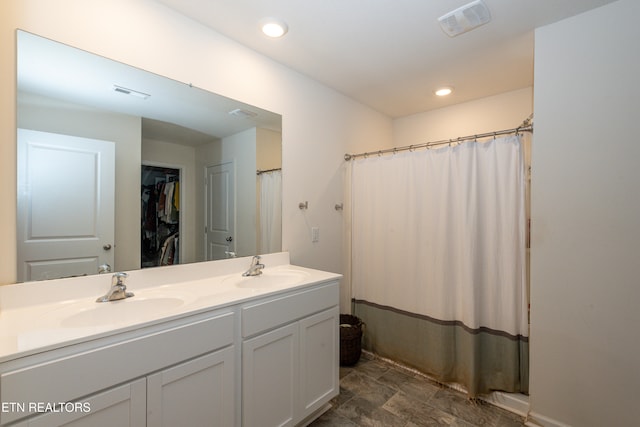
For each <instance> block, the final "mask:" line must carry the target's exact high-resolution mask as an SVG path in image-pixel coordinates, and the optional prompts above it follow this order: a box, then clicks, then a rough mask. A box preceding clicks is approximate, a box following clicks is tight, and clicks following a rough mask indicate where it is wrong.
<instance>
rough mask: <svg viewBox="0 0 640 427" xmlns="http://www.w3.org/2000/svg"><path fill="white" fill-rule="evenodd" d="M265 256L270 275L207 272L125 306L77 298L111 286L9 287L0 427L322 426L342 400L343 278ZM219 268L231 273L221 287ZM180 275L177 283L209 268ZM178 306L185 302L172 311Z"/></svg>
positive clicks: (226, 266) (225, 265)
mask: <svg viewBox="0 0 640 427" xmlns="http://www.w3.org/2000/svg"><path fill="white" fill-rule="evenodd" d="M265 258H266V261H265V262H267V263H268V264H269V262H270V263H271V264H269V265H272V268H271V269H269V268H265V269H264V271H263V273H262V275H261V276H258V277H250V278H246V277H243V276H242V271H244V270H245V269H246V264H247V262H248V261H249V260H242V259H234V260H228V261H220V264H206V263H205V264H206V265H203V266H200V267H202V269H203V270H202V271H201V272H200V273H199V274H200V275H201V276H197V278H196V276H190V277H191V280H187V281H182V282H180V281H177V282H176V283H175V284H173V282H170V283H165V284H164V285H158V284H154V285H153V286H151V285H150V286H149V287H148V288H144V287H142V286H141V287H140V288H138V289H136V290H135V292H136V296H135V297H134V298H131V299H129V300H125V301H122V302H120V303H116V304H120V305H97V304H96V303H95V302H94V301H95V296H93V292H91V293H90V294H91V296H92V297H91V298H87V297H86V295H85V296H82V297H80V296H78V297H74V298H71V297H72V296H73V295H75V294H76V293H78V292H86V291H85V290H84V289H83V288H82V287H83V286H86V285H87V284H91V285H92V286H93V285H96V286H97V284H98V283H97V281H98V279H99V278H96V279H95V281H96V283H95V284H92V282H91V280H92V279H91V278H87V279H83V278H78V279H77V280H73V279H65V280H64V281H61V282H60V283H56V284H54V285H51V284H47V285H46V286H44V285H43V284H41V283H33V284H22V285H15V286H16V287H15V288H14V287H11V288H7V287H5V289H0V297H2V298H0V302H2V301H4V302H7V301H10V302H11V304H7V305H6V306H5V307H7V306H10V308H6V309H5V310H6V311H4V312H2V313H1V314H2V316H0V405H1V406H0V427H26V426H35V427H37V426H40V427H52V426H53V427H55V426H67V427H69V426H74V427H103V426H104V427H143V426H144V427H175V426H188V427H199V426H217V427H243V426H244V427H251V426H258V427H271V426H286V425H289V426H298V425H303V424H305V423H307V422H309V421H311V420H312V419H313V418H314V417H317V416H319V414H320V413H321V412H322V411H323V410H325V409H326V408H327V407H328V403H329V401H330V400H331V399H332V398H333V397H335V396H337V395H338V393H339V378H338V377H339V372H338V370H339V328H338V322H339V308H338V304H339V298H340V295H339V280H340V277H341V276H340V275H338V274H334V273H328V272H322V271H318V270H312V269H306V268H303V267H296V266H292V265H290V264H289V259H288V254H272V255H266V256H265ZM211 263H217V262H216V261H212V262H211ZM212 265H219V266H220V271H222V272H224V274H222V273H219V275H217V276H210V275H211V271H209V269H210V268H211V267H212ZM175 267H176V268H175V269H174V268H172V269H168V270H166V272H167V273H166V274H169V273H171V274H174V275H175V276H181V275H182V273H185V274H186V272H189V271H190V269H197V268H200V267H197V268H196V267H192V266H175ZM205 267H206V268H205ZM213 270H215V269H213ZM236 270H242V271H236ZM154 271H157V272H160V270H159V269H158V270H154ZM154 271H151V272H148V273H147V272H144V273H145V274H148V275H150V274H151V273H154ZM229 271H231V273H230V272H229ZM178 273H181V274H178ZM141 274H142V273H141ZM141 277H142V276H141ZM145 277H146V276H145ZM66 280H68V281H66ZM85 280H86V281H87V282H86V283H85ZM139 280H141V279H140V278H139ZM147 280H149V281H152V280H157V278H156V277H155V276H149V277H148V278H147ZM167 280H173V279H167ZM76 282H77V283H76ZM139 283H140V282H139ZM10 286H12V285H10ZM50 286H54V289H53V290H51V291H50V290H49V287H50ZM0 288H1V287H0ZM96 289H97V288H96ZM38 292H40V294H41V293H42V292H44V293H45V294H46V295H45V296H43V298H41V299H40V300H38V301H36V303H32V302H31V296H32V295H40V294H39V293H38ZM87 293H89V292H87ZM95 294H99V292H95ZM61 295H63V296H64V298H69V299H71V300H72V301H69V302H67V303H64V302H62V303H61V302H59V301H63V300H61V299H60V298H62V297H61ZM154 298H157V301H158V306H157V310H158V311H154V309H156V306H155V305H154V303H153V299H154ZM167 299H172V300H180V301H182V304H183V305H181V306H179V308H175V309H174V308H171V310H172V311H168V312H167V311H162V310H165V309H166V310H169V309H167V308H166V307H164V308H163V306H162V301H163V300H167ZM145 301H146V303H145ZM45 302H46V303H45ZM138 302H140V303H143V304H142V305H140V304H137V303H138ZM105 304H112V303H105ZM127 304H128V305H127ZM172 307H173V306H172ZM2 308H3V306H2V305H1V304H0V309H2ZM111 309H113V310H112V311H109V310H111ZM94 310H99V311H94ZM138 310H139V311H141V312H142V313H139V312H138ZM91 313H97V314H96V315H95V316H96V317H95V318H94V317H91V316H89V315H88V314H91ZM104 313H107V314H108V316H111V317H108V316H107V315H104ZM118 313H120V317H118V316H119V315H118ZM163 313H164V314H163ZM169 313H170V314H169ZM78 314H82V315H83V316H84V317H81V319H82V321H79V320H78V317H77V315H78ZM85 314H87V315H85ZM69 319H72V320H73V321H74V322H73V323H69ZM105 319H106V320H105Z"/></svg>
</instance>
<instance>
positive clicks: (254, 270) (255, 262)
mask: <svg viewBox="0 0 640 427" xmlns="http://www.w3.org/2000/svg"><path fill="white" fill-rule="evenodd" d="M263 268H264V264H260V256H259V255H256V256H254V257H253V259H252V260H251V266H250V267H249V269H248V270H247V271H245V272H244V273H242V275H243V276H259V275H261V274H262V269H263Z"/></svg>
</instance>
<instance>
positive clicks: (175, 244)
mask: <svg viewBox="0 0 640 427" xmlns="http://www.w3.org/2000/svg"><path fill="white" fill-rule="evenodd" d="M17 40H18V46H17V52H18V58H17V59H18V60H17V65H18V69H17V85H18V86H17V89H18V90H17V93H18V99H17V106H18V108H17V112H18V113H17V128H18V131H17V134H18V135H17V142H18V150H17V151H18V159H17V162H18V164H17V166H18V168H17V169H18V177H17V178H18V200H17V206H18V218H19V219H18V224H17V231H18V232H17V234H18V242H17V251H18V266H17V268H18V281H28V280H43V279H48V278H59V277H69V276H77V275H87V274H96V273H98V272H99V270H100V269H101V270H102V271H101V272H108V271H125V270H134V269H138V268H141V267H145V266H147V265H169V264H177V263H180V264H183V263H191V262H200V261H206V260H211V259H221V258H224V257H230V256H248V255H254V254H257V253H268V252H278V251H280V250H281V201H280V200H281V184H280V183H281V181H280V172H281V158H282V156H281V147H282V144H281V142H282V134H281V132H282V125H281V123H282V120H281V119H282V118H281V116H280V115H278V114H275V113H272V112H269V111H266V110H263V109H260V108H257V107H255V106H251V105H247V104H244V103H241V102H238V101H235V100H232V99H229V98H225V97H223V96H220V95H217V94H214V93H211V92H207V91H205V90H202V89H199V88H196V87H193V86H192V85H190V84H188V83H182V82H178V81H175V80H172V79H168V78H166V77H162V76H159V75H156V74H153V73H150V72H147V71H144V70H141V69H138V68H135V67H131V66H128V65H126V64H122V63H119V62H117V61H113V60H110V59H107V58H104V57H101V56H98V55H94V54H92V53H89V52H86V51H83V50H80V49H76V48H73V47H70V46H68V45H64V44H61V43H58V42H55V41H52V40H49V39H46V38H43V37H39V36H37V35H34V34H31V33H28V32H24V31H18V35H17ZM110 158H112V160H109V159H110ZM109 161H111V162H112V163H109ZM103 162H106V163H103ZM259 171H260V172H262V171H265V172H264V173H260V172H259ZM145 186H146V193H145ZM168 187H172V188H171V196H170V197H171V201H170V202H168V203H166V204H165V203H164V198H166V197H167V195H166V194H165V193H164V192H165V191H166V189H167V188H168ZM150 192H151V193H153V194H152V195H153V197H152V200H150V199H149V198H150ZM161 199H163V200H161ZM167 200H169V199H167ZM152 203H154V205H153V206H154V208H153V209H149V206H152V205H151V204H152ZM160 203H162V204H163V206H165V207H164V208H162V209H158V207H157V206H158V204H160ZM167 207H171V209H173V211H172V212H170V214H167V213H166V212H165V211H164V210H163V209H166V208H167ZM157 211H162V215H160V214H158V216H156V212H157ZM154 222H155V223H157V224H155V225H153V223H154ZM163 222H164V225H167V224H168V226H167V227H166V229H165V228H163V227H161V226H160V225H162V223H163ZM158 224H160V225H158ZM154 227H155V228H154ZM152 229H153V230H152ZM161 229H162V230H163V231H160V230H161ZM153 232H156V234H157V235H155V236H153V235H152V234H153ZM168 237H171V239H168ZM168 240H171V241H170V242H168ZM149 245H151V246H153V247H154V248H153V249H155V250H156V251H157V252H159V253H160V252H161V255H158V256H157V258H158V259H156V260H155V261H154V260H151V261H149V259H146V260H145V258H144V257H143V252H144V251H145V250H148V249H149V248H148V246H149ZM169 249H170V252H171V254H170V255H171V256H165V255H167V254H168V252H167V251H169ZM154 256H155V255H154ZM147 258H149V257H147ZM145 263H146V264H147V265H145Z"/></svg>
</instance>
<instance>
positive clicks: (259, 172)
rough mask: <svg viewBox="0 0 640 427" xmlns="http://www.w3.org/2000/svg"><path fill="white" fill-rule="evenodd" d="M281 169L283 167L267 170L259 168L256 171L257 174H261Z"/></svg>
mask: <svg viewBox="0 0 640 427" xmlns="http://www.w3.org/2000/svg"><path fill="white" fill-rule="evenodd" d="M280 170H282V168H275V169H265V170H260V169H258V170H257V171H256V175H260V174H263V173H267V172H275V171H280Z"/></svg>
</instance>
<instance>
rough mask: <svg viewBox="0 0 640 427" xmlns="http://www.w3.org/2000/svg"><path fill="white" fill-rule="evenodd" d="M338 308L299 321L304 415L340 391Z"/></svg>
mask: <svg viewBox="0 0 640 427" xmlns="http://www.w3.org/2000/svg"><path fill="white" fill-rule="evenodd" d="M339 317H340V314H339V309H338V307H334V308H332V309H329V310H326V311H323V312H321V313H318V314H315V315H313V316H310V317H307V318H305V319H302V320H300V322H298V323H299V325H300V393H299V395H300V400H301V402H300V405H301V408H302V414H301V417H302V418H305V417H307V416H309V415H311V414H312V413H313V412H314V411H316V410H318V409H320V408H321V407H322V406H323V405H325V404H326V403H327V402H328V401H329V400H330V399H332V398H333V397H335V396H337V395H338V393H339V377H340V374H339V365H340V361H339V359H340V349H339V341H340V340H339V337H338V333H339V329H338V320H339Z"/></svg>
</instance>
